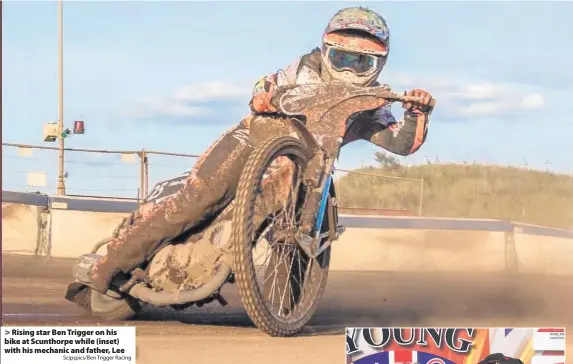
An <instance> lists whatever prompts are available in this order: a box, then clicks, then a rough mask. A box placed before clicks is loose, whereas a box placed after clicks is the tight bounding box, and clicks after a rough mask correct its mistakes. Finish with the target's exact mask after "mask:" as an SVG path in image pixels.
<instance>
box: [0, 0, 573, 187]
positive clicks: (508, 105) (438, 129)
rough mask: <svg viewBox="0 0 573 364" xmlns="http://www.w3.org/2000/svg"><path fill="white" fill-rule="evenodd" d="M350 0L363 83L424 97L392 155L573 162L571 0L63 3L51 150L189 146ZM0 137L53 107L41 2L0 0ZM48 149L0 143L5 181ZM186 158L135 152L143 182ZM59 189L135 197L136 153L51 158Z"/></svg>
mask: <svg viewBox="0 0 573 364" xmlns="http://www.w3.org/2000/svg"><path fill="white" fill-rule="evenodd" d="M353 5H366V6H368V7H369V8H371V9H373V10H375V11H377V12H378V13H380V14H381V15H383V16H384V17H385V18H386V20H387V22H388V25H389V28H390V34H391V49H390V55H389V58H388V63H387V65H386V67H385V68H384V71H383V72H382V74H381V76H380V78H379V81H380V82H382V83H388V84H390V85H391V86H392V87H393V89H394V90H396V91H402V90H408V89H411V88H423V89H426V90H428V91H429V92H431V93H432V94H433V95H434V96H435V97H436V99H437V107H436V109H435V111H434V113H433V114H432V120H431V123H430V130H429V134H428V139H427V142H426V143H425V144H424V145H423V146H422V148H421V149H420V150H419V151H418V152H417V153H416V154H414V155H412V156H409V157H406V158H401V160H402V162H403V163H404V164H406V165H413V164H418V163H425V161H426V160H431V161H436V160H438V161H440V162H455V163H461V162H477V163H487V164H499V165H518V166H528V167H531V168H538V169H543V170H547V169H548V170H552V171H556V172H563V173H573V143H572V142H571V139H572V136H573V116H572V115H573V103H572V102H571V101H570V100H571V97H572V96H571V95H573V70H572V69H571V65H570V62H571V59H573V47H571V46H570V44H571V39H572V38H573V22H571V20H570V14H572V13H573V2H549V1H546V2H461V1H458V2H429V1H424V2H405V1H402V2H390V1H384V2H354V1H352V2H238V1H233V2H220V1H217V2H213V1H211V2H193V1H178V2H166V1H154V2H148V1H131V2H120V1H113V2H111V1H109V2H107V1H106V2H104V1H93V2H88V1H72V2H68V1H66V2H65V3H64V121H65V124H66V127H69V128H71V127H72V125H73V121H74V120H80V119H81V120H84V121H85V125H86V133H85V134H84V135H73V136H71V137H69V138H68V139H66V146H67V147H75V148H95V149H122V150H123V149H124V150H140V149H143V148H145V149H147V150H162V151H169V152H179V153H192V154H200V153H202V152H203V151H204V150H205V149H206V148H207V147H208V146H209V145H210V144H211V143H212V142H213V141H214V140H215V139H216V138H217V137H218V136H219V135H220V134H221V133H222V132H223V131H225V130H227V129H228V128H230V127H232V126H233V125H234V124H236V123H237V122H239V121H240V120H241V118H242V117H244V116H245V115H247V114H248V113H249V108H248V102H249V99H250V93H251V91H252V88H253V86H254V84H255V83H256V81H257V80H258V78H260V77H261V76H263V75H265V74H270V73H273V72H276V71H277V70H279V69H281V68H284V67H286V66H287V65H288V64H290V63H291V62H292V61H293V60H295V59H296V58H297V57H298V56H300V55H302V54H305V53H308V52H309V51H311V50H312V49H313V48H314V47H316V46H318V45H319V44H320V40H321V36H322V32H323V30H324V28H325V26H326V24H327V22H328V20H329V18H330V17H331V16H332V15H334V13H335V12H336V11H337V10H338V9H340V8H342V7H345V6H353ZM2 6H3V15H2V16H3V19H2V58H3V59H2V74H3V77H2V88H3V92H2V139H3V142H12V143H27V144H42V145H52V146H56V144H55V143H44V142H43V141H42V125H43V124H44V123H46V122H53V121H56V120H57V119H58V78H57V60H58V58H57V56H58V53H57V50H58V48H57V46H58V43H57V5H56V3H55V2H48V1H40V2H24V1H8V2H3V3H2ZM394 111H395V114H396V116H397V118H399V117H401V113H402V111H401V110H400V108H399V107H398V105H396V108H395V109H394ZM377 150H378V148H377V147H375V146H374V145H372V144H369V143H367V142H362V141H360V142H355V143H353V144H350V145H348V146H346V147H345V148H344V149H343V151H342V154H341V159H340V161H339V163H338V164H337V167H338V168H342V169H352V168H357V167H360V166H364V165H375V162H374V160H373V153H374V152H375V151H377ZM56 163H57V159H56V154H55V153H52V152H46V151H34V152H33V153H32V155H31V156H30V155H28V156H26V157H22V156H21V155H19V154H18V152H17V150H16V149H15V148H8V147H3V181H2V182H3V185H4V187H3V188H4V189H5V190H18V189H23V188H26V186H25V185H26V173H27V172H30V171H35V172H46V173H47V184H48V187H47V188H46V189H41V188H36V187H28V189H30V188H32V189H34V190H41V191H44V190H46V191H52V192H53V191H54V189H55V185H56ZM192 164H193V159H189V158H176V157H157V156H153V157H150V178H151V183H152V184H153V182H155V181H157V180H160V179H165V178H168V177H171V176H174V175H177V174H179V173H181V172H183V171H185V170H186V169H189V168H190V167H191V166H192ZM66 172H68V183H67V187H68V190H69V191H68V192H69V193H74V191H75V192H77V193H79V192H80V191H81V192H82V193H85V194H95V195H99V194H102V193H103V192H102V191H106V192H105V193H106V194H108V195H126V194H127V195H129V196H134V194H137V188H138V185H139V184H138V174H139V165H138V163H137V160H136V161H135V162H132V163H124V162H122V161H121V160H120V157H119V156H118V155H93V154H91V155H86V154H85V153H77V152H76V153H67V154H66Z"/></svg>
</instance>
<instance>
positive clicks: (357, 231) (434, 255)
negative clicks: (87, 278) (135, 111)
mask: <svg viewBox="0 0 573 364" xmlns="http://www.w3.org/2000/svg"><path fill="white" fill-rule="evenodd" d="M5 194H6V193H3V200H4V199H5ZM7 196H8V197H6V199H9V200H11V201H15V200H23V201H24V202H28V203H30V204H40V205H41V204H42V203H44V202H43V200H42V199H41V198H42V197H43V196H41V195H30V194H17V196H16V197H14V194H13V195H7ZM43 198H45V203H46V207H50V210H49V211H50V217H51V224H47V225H46V226H44V227H43V229H44V231H43V233H44V234H45V235H47V236H49V247H48V249H44V251H46V254H48V255H51V256H53V257H66V258H73V257H77V256H79V255H81V254H84V253H86V252H89V251H90V250H91V248H92V246H93V244H95V243H96V242H97V241H99V240H101V239H104V238H106V237H109V236H110V234H111V233H112V232H113V230H114V229H115V227H116V226H117V225H118V224H119V223H120V221H121V220H122V218H124V217H125V216H127V211H131V210H132V209H133V208H134V204H133V203H132V202H129V201H128V202H126V201H119V202H118V201H109V200H95V199H77V198H75V199H66V198H61V197H60V198H57V199H56V198H48V197H43ZM32 200H33V201H32ZM64 200H65V201H66V202H62V201H64ZM5 206H6V208H8V210H6V212H10V213H5V214H3V215H4V216H3V240H2V242H3V248H2V251H3V252H5V253H17V254H35V252H37V251H42V249H38V244H39V241H40V240H41V239H39V235H41V234H42V229H38V210H39V209H40V208H39V207H37V206H33V205H24V204H6V203H3V212H4V207H5ZM10 206H17V207H10ZM90 209H91V210H92V211H90ZM105 211H111V212H105ZM341 221H342V223H343V224H346V226H347V230H346V232H345V233H344V234H343V235H342V237H341V238H340V239H339V240H338V241H336V242H334V244H333V248H332V258H331V269H332V270H342V271H402V272H407V271H432V272H436V271H437V272H475V273H479V272H504V271H505V272H515V273H524V274H529V273H535V274H554V275H573V232H571V231H566V230H560V229H550V228H545V227H535V226H531V225H524V224H517V223H509V222H503V221H498V220H477V219H475V220H469V219H436V218H400V217H379V216H377V217H373V216H368V217H367V216H344V215H341ZM46 229H47V230H48V231H45V230H46ZM46 232H47V234H46Z"/></svg>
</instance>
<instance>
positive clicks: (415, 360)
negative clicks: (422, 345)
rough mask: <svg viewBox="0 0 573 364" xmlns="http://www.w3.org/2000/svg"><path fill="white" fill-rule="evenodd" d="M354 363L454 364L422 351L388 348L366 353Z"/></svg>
mask: <svg viewBox="0 0 573 364" xmlns="http://www.w3.org/2000/svg"><path fill="white" fill-rule="evenodd" d="M354 364H456V362H454V361H452V360H448V359H446V358H444V357H441V356H438V355H436V354H432V353H428V352H423V351H409V350H390V351H382V352H379V353H376V354H372V355H368V356H366V357H364V358H362V359H358V360H357V361H355V362H354Z"/></svg>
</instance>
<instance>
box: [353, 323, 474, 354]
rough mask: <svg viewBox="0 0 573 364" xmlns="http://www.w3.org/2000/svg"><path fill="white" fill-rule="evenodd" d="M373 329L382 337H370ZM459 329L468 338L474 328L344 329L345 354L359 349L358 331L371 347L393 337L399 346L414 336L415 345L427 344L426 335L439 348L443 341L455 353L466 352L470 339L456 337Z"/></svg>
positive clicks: (409, 342)
mask: <svg viewBox="0 0 573 364" xmlns="http://www.w3.org/2000/svg"><path fill="white" fill-rule="evenodd" d="M374 330H379V331H381V334H382V338H381V340H379V342H375V339H374V338H373V337H372V332H373V331H374ZM459 330H464V331H465V332H466V333H467V335H468V338H473V336H474V332H475V329H436V328H411V329H388V328H379V329H374V328H370V329H348V330H346V354H353V353H356V352H358V351H360V348H358V340H359V338H360V336H359V335H360V333H362V338H363V339H364V340H363V341H364V342H366V343H367V344H368V346H370V347H373V348H383V347H384V346H386V345H388V344H389V343H390V340H391V339H392V338H393V339H394V342H396V343H397V344H398V345H400V346H409V345H412V344H413V343H414V341H415V340H416V337H417V338H418V341H417V342H416V344H417V345H422V346H427V345H428V341H427V340H426V338H427V336H430V338H431V340H432V341H433V342H434V344H435V345H436V346H437V347H438V348H441V347H442V345H443V342H444V341H445V343H446V345H447V347H448V348H450V349H451V350H453V351H455V352H457V353H467V352H468V351H469V350H470V347H471V346H472V341H471V340H467V339H462V338H461V337H458V335H457V334H458V331H459ZM444 339H445V340H444Z"/></svg>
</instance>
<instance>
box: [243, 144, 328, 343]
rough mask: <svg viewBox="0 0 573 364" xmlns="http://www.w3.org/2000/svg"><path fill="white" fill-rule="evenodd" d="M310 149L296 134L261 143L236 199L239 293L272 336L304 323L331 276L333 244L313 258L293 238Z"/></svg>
mask: <svg viewBox="0 0 573 364" xmlns="http://www.w3.org/2000/svg"><path fill="white" fill-rule="evenodd" d="M305 148H306V147H305V146H304V144H303V143H302V142H300V141H299V140H298V139H295V138H293V137H280V138H276V139H272V140H269V141H268V142H266V143H264V144H262V145H261V146H259V147H258V148H257V149H256V150H255V151H254V152H253V153H252V154H251V156H250V158H249V160H248V162H247V164H246V166H245V168H244V170H243V174H242V176H241V179H240V182H239V185H238V190H237V195H236V198H235V203H236V205H235V207H234V212H233V240H234V241H233V249H234V253H235V254H234V259H235V273H236V274H235V275H236V281H237V286H238V290H239V295H240V296H241V300H242V302H243V305H244V306H245V309H246V310H247V313H248V315H249V317H250V318H251V320H252V321H253V322H254V323H255V325H256V326H257V327H258V328H259V329H260V330H262V331H263V332H265V333H267V334H268V335H271V336H292V335H295V334H296V333H298V332H300V331H301V330H302V329H303V328H304V326H305V325H306V324H307V323H308V321H309V320H310V319H311V318H312V315H313V314H314V312H315V311H316V308H317V305H318V303H319V301H320V298H321V296H322V293H323V291H324V287H325V286H326V281H327V277H328V267H329V263H330V247H329V248H327V249H326V250H325V251H324V252H323V253H321V254H320V255H319V256H318V257H317V258H316V259H312V258H310V257H308V256H307V255H306V254H305V253H304V251H303V250H302V249H300V248H299V246H298V245H297V243H296V241H295V240H294V234H295V232H296V231H297V229H298V226H297V222H298V220H299V215H300V211H299V210H300V207H301V205H302V202H303V201H304V191H303V186H302V184H301V181H302V176H303V173H304V170H305V168H306V166H307V164H308V159H309V157H308V156H307V155H306V153H305ZM273 167H275V168H273ZM324 221H327V219H324ZM326 226H327V224H323V228H325V227H326ZM325 240H326V239H325ZM322 243H324V241H323V242H322Z"/></svg>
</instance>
